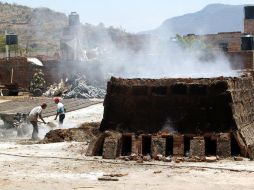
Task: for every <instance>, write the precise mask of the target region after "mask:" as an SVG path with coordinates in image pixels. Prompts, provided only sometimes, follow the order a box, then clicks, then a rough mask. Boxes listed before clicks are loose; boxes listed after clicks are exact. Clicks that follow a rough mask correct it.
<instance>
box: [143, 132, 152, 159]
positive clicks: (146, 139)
mask: <svg viewBox="0 0 254 190" xmlns="http://www.w3.org/2000/svg"><path fill="white" fill-rule="evenodd" d="M151 143H152V138H151V136H147V135H143V136H142V155H147V154H151Z"/></svg>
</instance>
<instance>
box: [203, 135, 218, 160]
mask: <svg viewBox="0 0 254 190" xmlns="http://www.w3.org/2000/svg"><path fill="white" fill-rule="evenodd" d="M216 150H217V141H216V139H213V138H212V137H205V155H206V156H216Z"/></svg>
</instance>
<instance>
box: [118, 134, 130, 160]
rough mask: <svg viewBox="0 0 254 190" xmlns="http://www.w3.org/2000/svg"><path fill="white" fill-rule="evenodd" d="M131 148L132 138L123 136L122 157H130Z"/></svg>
mask: <svg viewBox="0 0 254 190" xmlns="http://www.w3.org/2000/svg"><path fill="white" fill-rule="evenodd" d="M131 147H132V136H131V135H123V136H122V148H121V150H122V152H121V155H122V156H129V155H131Z"/></svg>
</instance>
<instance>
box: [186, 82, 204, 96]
mask: <svg viewBox="0 0 254 190" xmlns="http://www.w3.org/2000/svg"><path fill="white" fill-rule="evenodd" d="M189 93H190V94H193V95H206V94H207V88H206V86H205V85H197V84H193V85H190V87H189Z"/></svg>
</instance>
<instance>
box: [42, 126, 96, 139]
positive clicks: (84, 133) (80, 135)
mask: <svg viewBox="0 0 254 190" xmlns="http://www.w3.org/2000/svg"><path fill="white" fill-rule="evenodd" d="M99 127H100V123H99V122H91V123H84V124H82V125H81V126H80V127H79V128H70V129H56V130H52V131H49V132H48V133H47V134H46V135H45V138H44V139H43V140H42V141H41V143H54V142H64V141H77V142H87V141H90V140H91V139H92V138H94V137H95V136H97V135H98V134H99V133H100V132H99Z"/></svg>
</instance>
